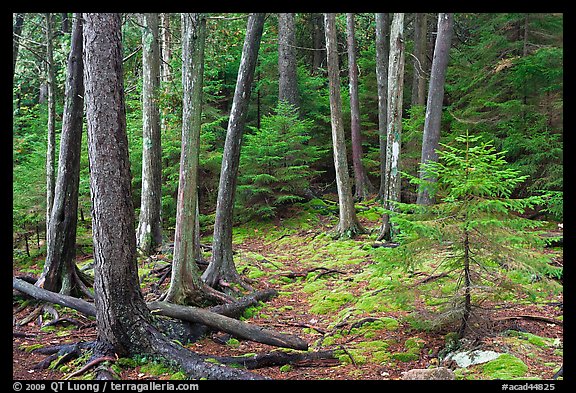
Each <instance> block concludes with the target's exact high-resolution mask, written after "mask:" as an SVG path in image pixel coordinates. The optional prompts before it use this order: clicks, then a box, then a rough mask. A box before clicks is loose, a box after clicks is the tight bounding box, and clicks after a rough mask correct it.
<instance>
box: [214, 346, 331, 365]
mask: <svg viewBox="0 0 576 393" xmlns="http://www.w3.org/2000/svg"><path fill="white" fill-rule="evenodd" d="M203 356H205V357H206V359H213V361H216V362H218V363H222V364H238V365H240V366H242V367H244V368H246V369H248V370H254V369H258V368H264V367H272V366H282V365H285V364H291V365H294V366H297V367H316V366H337V365H339V364H340V361H339V360H338V359H337V358H336V357H335V356H334V351H332V350H328V351H320V352H304V353H287V352H283V351H273V352H270V353H266V354H258V355H254V356H206V355H203Z"/></svg>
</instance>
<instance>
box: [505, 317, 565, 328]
mask: <svg viewBox="0 0 576 393" xmlns="http://www.w3.org/2000/svg"><path fill="white" fill-rule="evenodd" d="M509 319H529V320H532V321H538V322H546V323H553V324H555V325H559V326H563V325H564V322H562V321H559V320H557V319H552V318H547V317H542V316H540V315H529V314H522V315H510V316H505V317H497V318H494V320H495V321H506V320H509Z"/></svg>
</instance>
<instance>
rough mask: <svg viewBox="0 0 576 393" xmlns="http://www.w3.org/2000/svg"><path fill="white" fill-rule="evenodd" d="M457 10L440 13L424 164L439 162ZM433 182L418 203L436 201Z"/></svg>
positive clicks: (425, 176) (423, 189)
mask: <svg viewBox="0 0 576 393" xmlns="http://www.w3.org/2000/svg"><path fill="white" fill-rule="evenodd" d="M453 24H454V21H453V14H450V13H446V14H442V13H441V14H438V34H437V37H436V44H435V47H434V57H433V59H432V70H431V73H430V86H429V87H428V101H427V103H426V117H425V119H424V135H423V137H422V158H421V160H420V162H421V163H422V164H424V163H426V162H430V161H433V162H438V153H436V149H438V147H439V144H440V125H441V124H440V123H441V120H442V102H443V101H444V83H445V81H446V70H447V69H448V60H449V52H450V46H451V44H452V29H453ZM420 179H422V180H425V181H426V182H430V183H435V182H436V179H435V178H434V177H431V176H430V175H429V174H427V173H424V172H423V171H420ZM430 186H431V185H421V186H420V187H419V189H418V198H417V200H416V203H417V204H419V205H432V204H434V203H435V202H436V200H435V197H434V193H433V192H432V190H431V188H430Z"/></svg>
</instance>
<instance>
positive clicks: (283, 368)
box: [280, 364, 292, 373]
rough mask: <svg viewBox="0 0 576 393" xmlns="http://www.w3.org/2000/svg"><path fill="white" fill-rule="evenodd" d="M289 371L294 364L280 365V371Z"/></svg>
mask: <svg viewBox="0 0 576 393" xmlns="http://www.w3.org/2000/svg"><path fill="white" fill-rule="evenodd" d="M288 371H292V366H291V365H289V364H285V365H283V366H282V367H280V372H282V373H286V372H288Z"/></svg>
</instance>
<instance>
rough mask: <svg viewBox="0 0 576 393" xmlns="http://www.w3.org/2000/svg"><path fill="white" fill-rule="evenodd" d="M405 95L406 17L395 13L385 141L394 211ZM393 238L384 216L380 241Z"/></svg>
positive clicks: (387, 195) (387, 199)
mask: <svg viewBox="0 0 576 393" xmlns="http://www.w3.org/2000/svg"><path fill="white" fill-rule="evenodd" d="M403 92H404V14H403V13H395V14H394V18H393V20H392V26H391V28H390V55H389V57H388V110H387V112H388V128H387V133H386V134H387V140H386V172H385V174H386V186H385V187H384V198H383V203H384V208H385V209H388V210H394V206H393V204H392V203H391V201H397V202H399V201H400V148H401V136H402V97H403ZM392 235H393V230H392V226H391V223H390V217H389V215H388V213H384V215H383V218H382V227H381V228H380V234H379V235H378V239H377V240H382V239H387V240H390V239H391V238H392Z"/></svg>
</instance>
